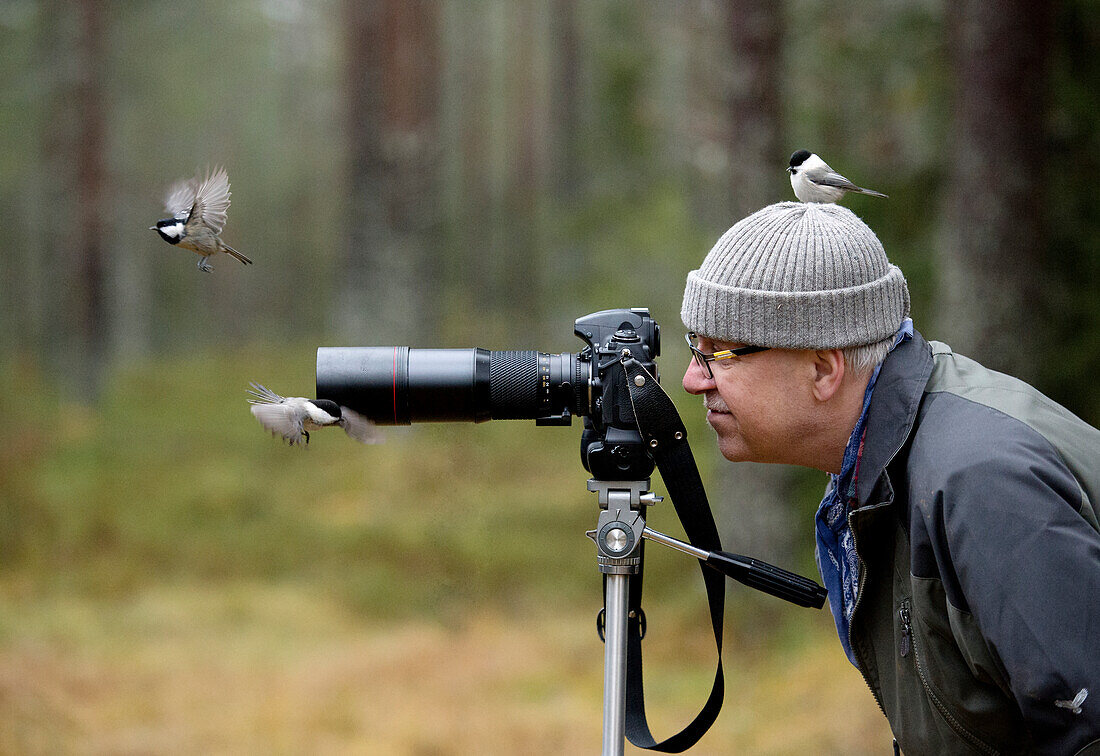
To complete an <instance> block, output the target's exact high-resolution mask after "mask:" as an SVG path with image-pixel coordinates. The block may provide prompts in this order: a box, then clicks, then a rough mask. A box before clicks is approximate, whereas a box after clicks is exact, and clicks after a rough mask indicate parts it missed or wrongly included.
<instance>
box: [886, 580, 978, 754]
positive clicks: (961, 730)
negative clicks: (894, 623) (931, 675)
mask: <svg viewBox="0 0 1100 756" xmlns="http://www.w3.org/2000/svg"><path fill="white" fill-rule="evenodd" d="M909 606H910V605H909V599H905V601H902V602H901V610H900V611H899V614H900V615H901V623H902V624H901V638H902V649H901V651H902V654H901V655H902V656H905V655H906V654H907V653H908V649H909V648H911V649H912V651H913V661H914V663H915V666H916V668H917V676H918V677H919V678H920V684H921V687H923V688H924V692H925V694H926V695H927V696H928V698H929V699H930V700H931V701H932V703H933V705H935V707H936V709H937V710H938V711H939V713H940V714H941V715H942V716H943V718H944V719H945V720H947V724H949V725H950V726H951V729H952V730H954V731H955V732H956V733H958V735H959V736H961V737H962V738H963V740H965V741H967V742H968V743H970V745H972V746H974V747H975V748H977V749H978V750H979V751H981V752H982V753H987V754H989V755H990V756H997V754H998V753H999V751H997V750H996V749H995V748H993V747H992V746H990V745H988V744H987V743H985V742H983V741H982V740H981V739H979V738H978V736H977V735H975V734H974V733H972V732H970V730H968V729H967V728H966V726H965V725H963V724H962V723H961V722H960V721H959V720H957V719H955V717H954V715H952V714H951V712H949V711H948V710H947V707H946V706H945V705H944V703H943V701H941V700H940V697H939V696H937V695H936V693H935V692H934V691H933V690H932V686H931V685H929V684H928V678H926V677H925V676H924V667H923V666H922V665H921V661H920V652H919V651H918V650H917V641H916V637H915V636H914V634H913V625H912V622H911V614H910V609H909ZM907 647H908V648H907Z"/></svg>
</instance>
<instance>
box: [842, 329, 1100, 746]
mask: <svg viewBox="0 0 1100 756" xmlns="http://www.w3.org/2000/svg"><path fill="white" fill-rule="evenodd" d="M856 495H857V499H858V507H857V508H855V509H853V511H852V512H850V514H849V523H850V525H851V527H852V533H853V535H854V538H855V545H856V550H857V552H858V553H859V556H860V561H861V566H860V573H859V591H858V594H857V599H856V607H855V612H854V614H853V616H852V623H851V642H852V649H853V651H854V653H855V655H856V659H857V660H858V662H859V667H860V670H861V671H862V673H863V675H864V677H865V678H866V680H867V683H868V685H870V687H871V690H872V692H873V693H874V695H875V699H876V700H877V701H878V703H879V705H880V706H881V707H882V709H883V711H884V712H885V714H886V716H887V718H888V719H889V720H890V725H891V727H892V729H893V731H894V735H895V737H896V739H897V741H898V743H899V744H900V746H901V749H902V751H903V752H904V753H905V754H907V756H918V755H919V754H956V753H959V754H963V753H990V754H992V753H1043V754H1046V753H1049V754H1075V753H1088V754H1100V526H1098V525H1097V508H1098V502H1100V431H1098V430H1097V429H1095V428H1093V427H1091V426H1089V425H1088V424H1086V423H1085V422H1083V421H1081V420H1080V419H1078V418H1077V417H1075V416H1074V415H1072V414H1071V413H1070V412H1069V411H1067V410H1066V409H1065V408H1063V407H1061V406H1059V405H1058V404H1056V403H1055V402H1053V401H1051V400H1050V399H1048V398H1047V397H1045V396H1043V395H1042V394H1040V393H1039V392H1038V391H1036V390H1035V389H1033V388H1031V387H1030V386H1028V385H1027V384H1025V383H1022V382H1021V381H1018V380H1016V379H1014V378H1011V377H1009V376H1006V375H1003V374H1001V373H997V372H994V371H992V370H988V369H986V368H984V367H982V366H981V365H979V364H978V363H976V362H974V361H973V360H970V359H967V358H966V357H963V356H961V355H957V354H954V353H952V352H951V349H950V347H948V346H947V345H945V344H940V343H937V342H932V343H931V344H929V343H928V342H927V341H925V340H924V338H922V337H921V336H920V334H916V335H915V336H914V338H913V339H912V340H910V341H907V342H905V343H903V344H901V345H900V346H898V348H897V349H895V350H894V351H893V352H892V353H891V354H890V355H889V356H888V357H887V359H886V362H885V363H884V364H883V367H882V370H881V372H880V373H879V377H878V382H877V383H876V385H875V390H874V394H873V396H872V399H871V405H870V407H869V408H868V415H867V432H866V436H865V445H864V451H863V455H862V457H861V460H860V466H859V471H858V477H857V482H856Z"/></svg>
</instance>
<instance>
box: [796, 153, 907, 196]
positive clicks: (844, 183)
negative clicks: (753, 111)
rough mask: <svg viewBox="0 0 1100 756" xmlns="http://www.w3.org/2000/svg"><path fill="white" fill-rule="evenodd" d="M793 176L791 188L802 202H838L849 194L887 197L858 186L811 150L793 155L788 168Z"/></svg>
mask: <svg viewBox="0 0 1100 756" xmlns="http://www.w3.org/2000/svg"><path fill="white" fill-rule="evenodd" d="M787 173H789V174H791V188H792V189H794V196H796V197H798V200H799V201H800V202H836V201H837V200H839V199H840V198H841V197H843V196H844V195H845V194H846V193H848V192H856V193H858V194H870V195H871V196H872V197H885V196H886V195H885V194H883V193H882V192H876V191H872V190H871V189H864V188H863V187H862V186H856V185H855V184H853V183H852V182H851V181H849V180H848V179H846V178H844V177H843V176H841V175H840V174H839V173H837V172H836V171H834V170H833V169H832V168H830V167H829V164H828V163H826V162H825V161H824V160H822V159H821V158H819V157H818V156H817V155H815V154H814V153H812V152H810V151H809V150H799V151H798V152H795V153H794V154H793V155H791V164H790V165H789V166H787Z"/></svg>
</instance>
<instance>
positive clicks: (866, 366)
mask: <svg viewBox="0 0 1100 756" xmlns="http://www.w3.org/2000/svg"><path fill="white" fill-rule="evenodd" d="M894 338H895V337H894V336H887V337H886V338H885V339H882V340H880V341H876V342H874V343H873V344H859V345H858V346H850V347H844V348H843V349H842V350H841V354H843V355H844V364H846V365H847V366H848V369H849V370H851V371H852V372H853V373H855V374H856V375H862V374H863V373H869V372H871V370H873V369H874V368H875V366H876V365H878V364H879V363H880V362H882V361H883V360H885V359H886V355H887V354H888V353H889V352H890V347H892V346H893V345H894Z"/></svg>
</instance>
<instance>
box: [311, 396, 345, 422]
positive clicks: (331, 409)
mask: <svg viewBox="0 0 1100 756" xmlns="http://www.w3.org/2000/svg"><path fill="white" fill-rule="evenodd" d="M312 404H313V406H314V407H316V408H317V409H322V410H324V411H325V412H327V413H329V414H330V415H332V416H333V417H335V418H337V419H339V418H340V417H341V416H342V415H341V412H340V405H339V404H337V403H336V402H334V401H332V400H331V399H314V400H313V402H312Z"/></svg>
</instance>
